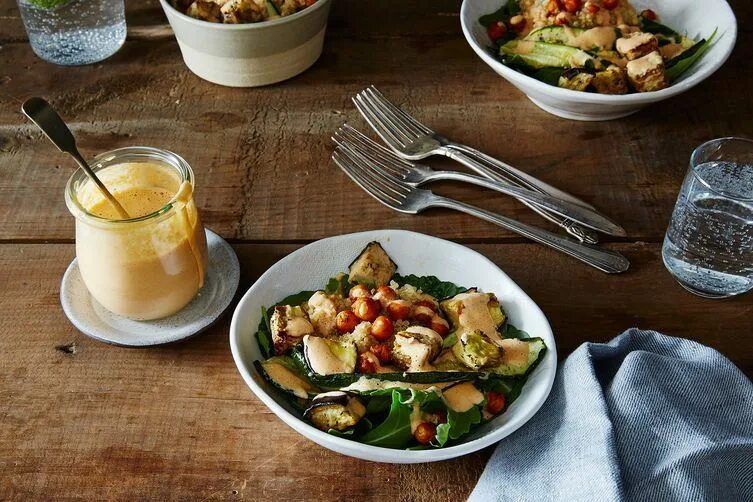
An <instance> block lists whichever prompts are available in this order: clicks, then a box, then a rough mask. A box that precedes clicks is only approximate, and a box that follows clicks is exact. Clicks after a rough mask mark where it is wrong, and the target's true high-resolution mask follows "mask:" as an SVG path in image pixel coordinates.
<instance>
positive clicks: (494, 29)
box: [486, 21, 507, 42]
mask: <svg viewBox="0 0 753 502" xmlns="http://www.w3.org/2000/svg"><path fill="white" fill-rule="evenodd" d="M486 33H487V35H489V38H490V39H491V40H492V42H496V41H497V40H499V39H500V38H502V37H504V36H505V35H507V27H506V26H505V23H503V22H502V21H497V22H496V23H492V24H490V25H489V27H488V28H487V29H486Z"/></svg>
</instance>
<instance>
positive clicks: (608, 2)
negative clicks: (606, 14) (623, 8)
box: [601, 0, 620, 10]
mask: <svg viewBox="0 0 753 502" xmlns="http://www.w3.org/2000/svg"><path fill="white" fill-rule="evenodd" d="M619 4H620V0H601V5H602V6H603V7H604V8H605V9H609V10H612V9H614V8H616V7H617V6H618V5H619Z"/></svg>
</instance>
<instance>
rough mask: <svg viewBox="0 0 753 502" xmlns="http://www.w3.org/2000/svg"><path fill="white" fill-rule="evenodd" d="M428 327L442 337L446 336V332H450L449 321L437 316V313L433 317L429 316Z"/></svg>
mask: <svg viewBox="0 0 753 502" xmlns="http://www.w3.org/2000/svg"><path fill="white" fill-rule="evenodd" d="M429 327H430V328H431V329H433V330H434V331H436V332H437V334H438V335H439V336H441V337H442V338H444V337H446V336H447V333H449V332H450V323H448V322H447V321H445V320H444V319H442V318H441V317H439V315H437V314H434V317H432V318H431V325H430V326H429Z"/></svg>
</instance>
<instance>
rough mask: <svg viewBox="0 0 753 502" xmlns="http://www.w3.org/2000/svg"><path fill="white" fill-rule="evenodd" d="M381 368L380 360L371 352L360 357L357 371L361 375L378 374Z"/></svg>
mask: <svg viewBox="0 0 753 502" xmlns="http://www.w3.org/2000/svg"><path fill="white" fill-rule="evenodd" d="M378 367H379V359H378V358H377V356H376V355H374V354H372V353H371V352H364V353H363V354H360V355H359V356H358V364H357V367H356V369H357V370H358V372H359V373H376V372H377V368H378Z"/></svg>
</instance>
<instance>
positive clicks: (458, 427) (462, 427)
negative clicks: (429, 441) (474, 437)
mask: <svg viewBox="0 0 753 502" xmlns="http://www.w3.org/2000/svg"><path fill="white" fill-rule="evenodd" d="M478 423H481V407H480V406H474V407H472V408H471V409H470V410H468V411H465V412H462V413H458V412H456V411H453V410H447V423H444V424H439V425H438V426H437V443H438V445H439V446H444V445H445V444H446V443H447V441H449V440H451V439H458V438H459V437H460V436H462V435H463V434H467V433H468V432H469V431H470V430H471V428H472V427H473V426H474V425H476V424H478Z"/></svg>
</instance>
